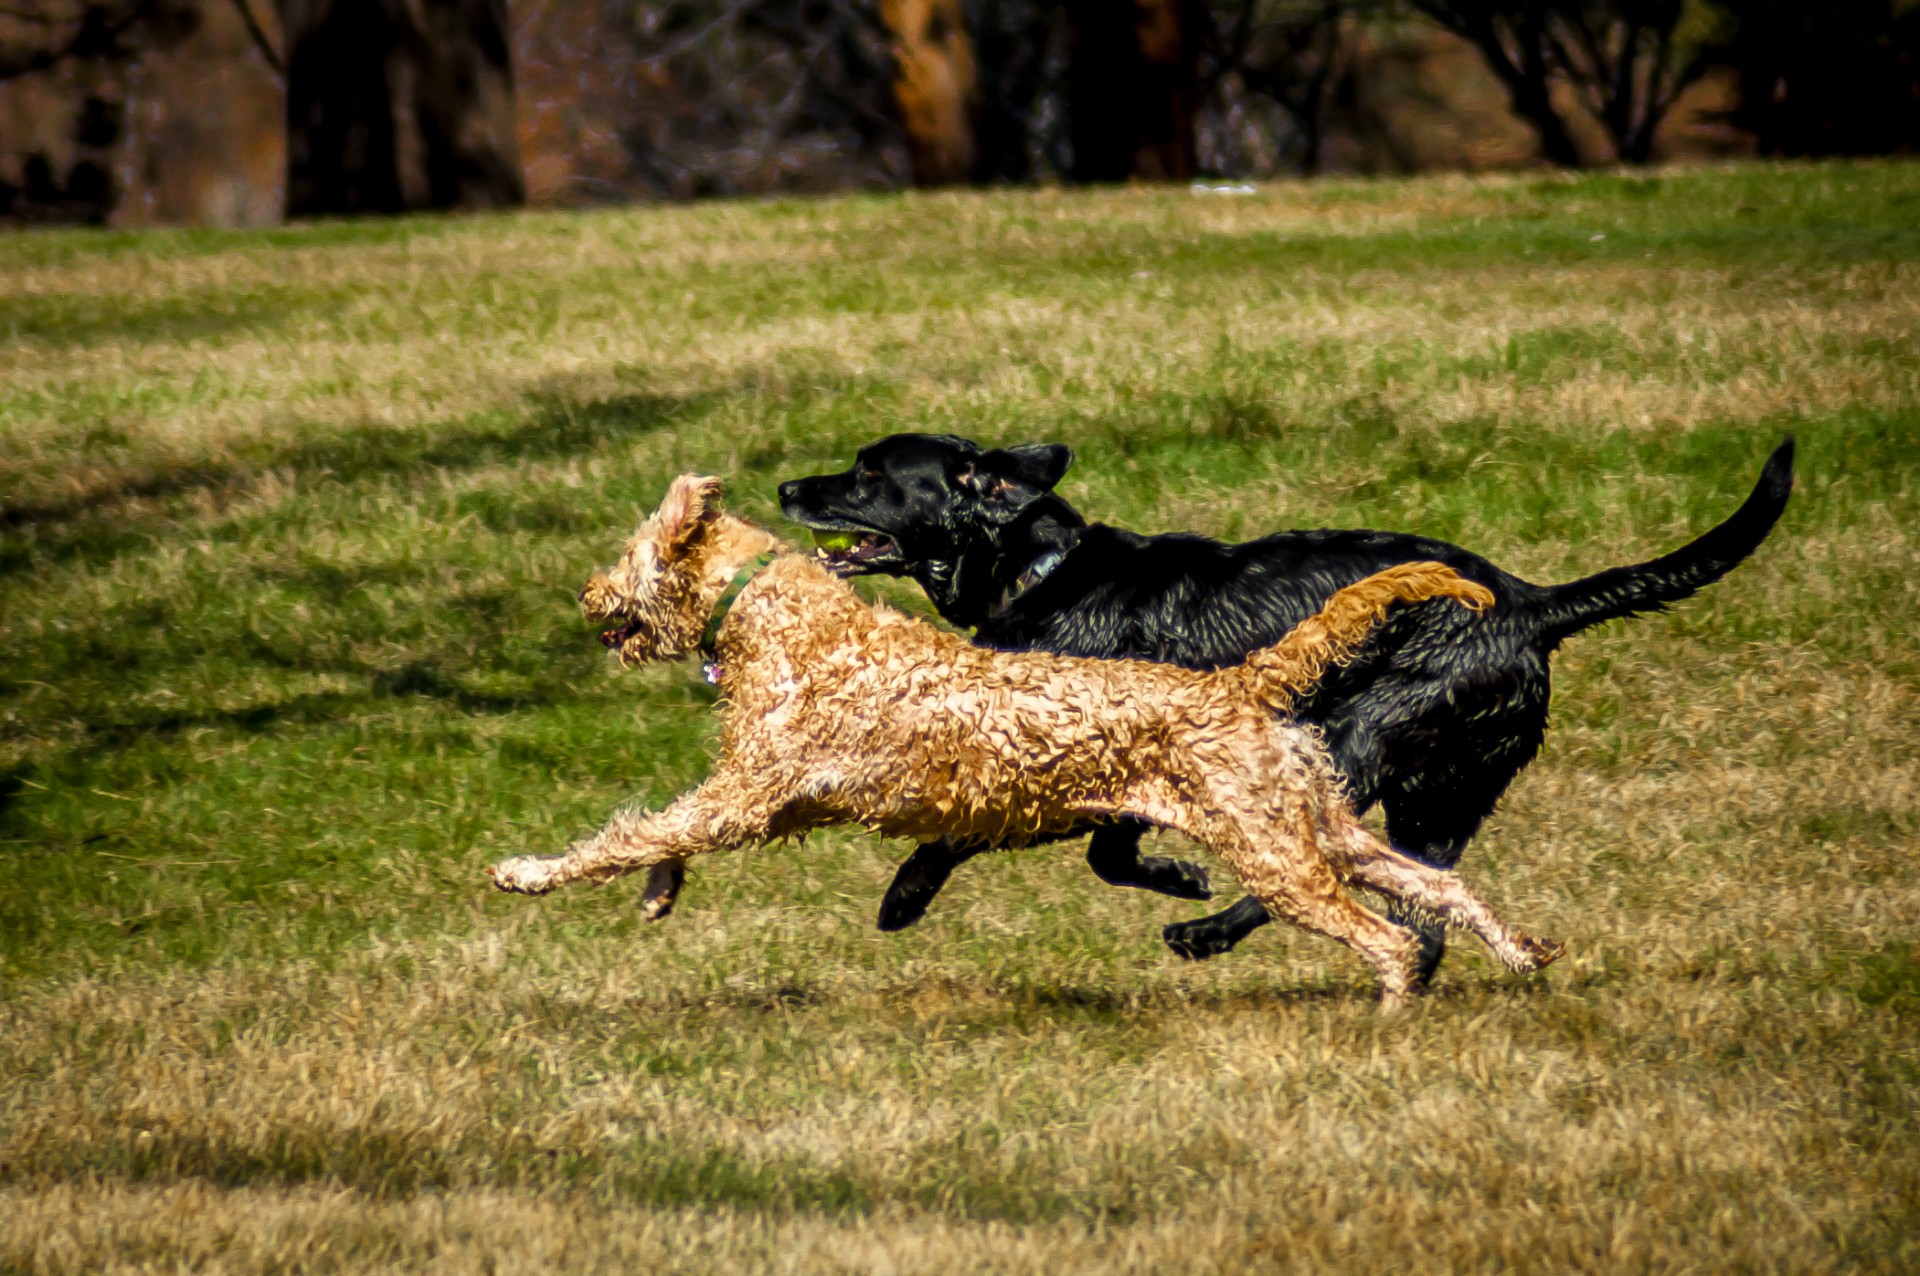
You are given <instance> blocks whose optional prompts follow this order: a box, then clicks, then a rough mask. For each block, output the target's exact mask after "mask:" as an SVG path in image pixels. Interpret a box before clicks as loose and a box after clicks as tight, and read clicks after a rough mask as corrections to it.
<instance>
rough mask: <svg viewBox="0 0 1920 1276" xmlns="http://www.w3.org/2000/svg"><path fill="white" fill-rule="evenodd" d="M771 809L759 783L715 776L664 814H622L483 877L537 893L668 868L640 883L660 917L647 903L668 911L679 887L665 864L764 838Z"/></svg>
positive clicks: (507, 888) (505, 863) (768, 830)
mask: <svg viewBox="0 0 1920 1276" xmlns="http://www.w3.org/2000/svg"><path fill="white" fill-rule="evenodd" d="M776 809H778V808H777V804H771V803H769V802H768V801H767V793H766V789H765V787H764V785H762V784H757V783H744V782H740V781H737V780H734V779H733V778H732V777H729V776H724V775H716V776H714V777H713V778H711V779H709V780H708V781H707V782H706V783H705V784H703V785H701V786H700V787H699V788H697V789H695V790H693V791H692V792H691V793H687V794H684V795H682V796H681V797H680V798H679V799H677V800H676V801H675V802H674V803H673V804H672V805H671V806H668V807H667V808H666V809H665V810H662V811H654V812H637V811H622V812H621V813H620V814H618V815H616V816H614V817H613V819H612V820H610V821H609V822H608V823H607V826H606V827H605V828H603V829H601V830H600V831H599V832H598V833H595V834H594V835H593V836H592V837H588V838H583V839H582V840H580V841H578V842H575V843H574V844H573V846H572V847H570V848H569V849H568V850H567V852H566V854H564V855H516V856H514V857H513V858H512V859H505V860H501V861H500V862H499V863H498V864H495V865H494V866H493V867H492V868H489V869H488V870H487V875H488V876H489V877H491V878H493V884H494V885H495V886H497V887H499V888H500V889H501V890H503V891H514V892H517V893H519V894H522V895H544V894H546V893H547V892H548V891H550V890H554V889H556V888H558V887H561V886H565V885H567V884H568V883H569V882H577V881H582V880H585V881H593V882H609V881H612V880H613V879H614V878H616V877H619V876H620V875H622V874H623V873H631V872H634V871H635V870H637V869H642V868H648V869H650V868H653V867H654V866H656V865H662V866H669V867H668V868H667V871H666V872H665V873H664V874H655V875H653V876H650V877H649V879H648V883H647V907H648V910H649V913H650V915H651V916H665V915H666V914H665V911H664V910H662V911H658V912H655V911H654V901H655V900H656V898H663V899H664V900H665V901H666V907H667V908H671V907H672V899H673V895H674V893H676V892H677V891H678V889H679V883H678V881H677V879H675V877H674V875H673V872H672V868H671V866H675V865H680V864H683V863H684V861H685V860H687V859H688V858H689V857H690V856H694V855H705V854H709V853H711V852H713V851H725V850H731V849H733V848H734V847H737V846H746V845H749V844H752V843H756V842H764V841H766V840H768V839H769V837H770V835H771V827H772V822H773V813H774V811H775V810H776ZM669 887H670V889H667V888H669Z"/></svg>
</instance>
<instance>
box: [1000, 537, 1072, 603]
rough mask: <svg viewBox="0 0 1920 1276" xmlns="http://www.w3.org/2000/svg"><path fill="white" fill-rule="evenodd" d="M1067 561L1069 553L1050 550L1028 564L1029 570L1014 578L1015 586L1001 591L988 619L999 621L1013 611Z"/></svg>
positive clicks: (1060, 550) (1061, 550)
mask: <svg viewBox="0 0 1920 1276" xmlns="http://www.w3.org/2000/svg"><path fill="white" fill-rule="evenodd" d="M1066 561H1067V551H1066V550H1064V549H1050V550H1048V551H1047V552H1046V553H1044V554H1042V555H1040V557H1038V558H1036V559H1034V560H1033V561H1032V562H1031V563H1029V564H1027V570H1025V571H1023V572H1021V573H1020V574H1019V575H1018V576H1017V577H1015V578H1014V582H1013V584H1011V585H1009V586H1007V587H1006V589H1004V590H1003V591H1001V594H1000V601H999V602H997V603H995V604H994V605H993V606H991V607H989V608H987V618H988V619H989V620H998V619H1000V618H1001V617H1002V616H1004V615H1006V614H1007V612H1008V611H1010V610H1012V608H1013V605H1014V604H1015V603H1017V602H1019V601H1020V599H1021V598H1022V597H1023V596H1025V594H1026V593H1027V591H1028V590H1030V589H1032V588H1033V587H1034V586H1035V585H1038V584H1039V583H1040V582H1041V581H1043V580H1045V579H1046V578H1047V577H1048V576H1051V575H1052V574H1053V569H1054V568H1056V567H1058V566H1059V565H1060V564H1062V563H1064V562H1066Z"/></svg>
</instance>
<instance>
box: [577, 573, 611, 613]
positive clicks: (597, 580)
mask: <svg viewBox="0 0 1920 1276" xmlns="http://www.w3.org/2000/svg"><path fill="white" fill-rule="evenodd" d="M575 597H577V598H578V599H579V600H580V610H581V612H582V613H583V614H584V615H585V616H586V617H587V619H588V620H605V619H606V618H607V617H608V616H610V615H611V614H612V613H613V604H614V598H615V595H614V589H613V582H612V581H610V580H608V579H607V578H606V577H605V576H592V577H589V578H588V580H587V583H586V584H584V585H582V586H581V587H580V592H579V593H578V594H577V595H575Z"/></svg>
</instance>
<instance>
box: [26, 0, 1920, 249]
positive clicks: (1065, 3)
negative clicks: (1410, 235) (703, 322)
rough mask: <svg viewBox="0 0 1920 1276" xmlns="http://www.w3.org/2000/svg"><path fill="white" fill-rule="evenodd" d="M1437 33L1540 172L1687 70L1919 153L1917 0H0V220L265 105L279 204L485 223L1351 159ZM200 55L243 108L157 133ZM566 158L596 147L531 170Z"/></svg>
mask: <svg viewBox="0 0 1920 1276" xmlns="http://www.w3.org/2000/svg"><path fill="white" fill-rule="evenodd" d="M516 20H518V26H516ZM216 37H217V38H216ZM1436 41H1445V42H1450V45H1449V47H1453V48H1457V49H1459V50H1462V51H1470V53H1468V52H1463V53H1462V54H1461V56H1463V57H1470V58H1471V60H1472V61H1473V62H1474V63H1476V64H1477V66H1478V68H1479V71H1478V74H1480V75H1481V77H1482V78H1483V80H1484V81H1485V82H1486V83H1487V84H1489V85H1491V86H1496V87H1497V95H1498V101H1499V105H1500V107H1501V108H1503V110H1504V112H1505V113H1506V114H1507V115H1508V116H1509V117H1510V119H1511V120H1517V121H1519V122H1520V123H1521V124H1523V125H1524V129H1525V132H1526V135H1527V139H1528V143H1529V148H1530V149H1532V150H1533V151H1534V153H1535V154H1536V155H1537V156H1538V157H1539V158H1540V159H1543V160H1544V161H1545V162H1548V163H1551V164H1556V165H1564V166H1569V167H1573V166H1579V165H1582V164H1590V163H1627V164H1642V163H1646V162H1649V161H1650V160H1652V159H1654V158H1655V156H1656V135H1657V133H1658V131H1659V129H1660V127H1661V125H1662V123H1663V121H1666V120H1668V119H1669V117H1670V116H1671V115H1672V114H1673V113H1674V111H1675V110H1676V106H1677V104H1678V103H1679V102H1680V100H1681V98H1682V96H1683V95H1685V94H1686V93H1687V92H1688V91H1689V90H1690V89H1692V88H1693V87H1694V86H1696V85H1698V84H1700V83H1701V81H1702V80H1703V78H1705V77H1707V76H1709V75H1710V74H1713V75H1718V76H1719V77H1720V79H1721V81H1722V83H1723V84H1724V86H1725V91H1724V92H1723V93H1722V94H1721V95H1720V98H1719V104H1718V105H1717V106H1716V107H1714V110H1715V112H1716V113H1717V114H1718V116H1719V117H1721V118H1722V119H1724V121H1725V122H1726V123H1727V124H1729V125H1731V126H1733V127H1735V128H1737V129H1739V130H1741V131H1742V132H1743V133H1744V134H1745V135H1746V136H1747V137H1749V138H1751V143H1752V146H1753V148H1754V149H1756V150H1757V151H1759V152H1760V153H1762V154H1778V155H1832V154H1877V153H1887V152H1894V151H1910V150H1912V149H1914V148H1915V146H1916V144H1917V143H1920V3H1915V2H1914V0H514V12H512V13H510V12H509V9H508V0H0V111H4V115H0V216H8V217H12V218H15V219H60V220H93V221H104V220H106V219H107V217H108V216H109V215H110V214H111V213H112V212H113V210H114V208H115V206H116V203H117V202H118V201H120V200H121V199H122V197H123V196H125V195H126V194H127V192H128V191H130V190H132V189H134V188H136V187H140V186H141V183H142V182H143V181H146V182H147V183H148V186H154V185H155V184H156V183H158V182H159V181H160V179H161V178H162V177H164V175H165V171H166V170H167V169H168V168H169V166H175V165H179V164H184V163H186V162H187V161H186V160H185V159H183V158H182V157H184V156H186V155H188V154H189V152H190V151H191V152H192V153H193V154H195V155H200V154H201V153H202V152H205V153H206V154H205V155H204V156H203V157H202V158H200V159H196V160H194V161H193V162H194V163H195V164H198V165H200V167H202V168H204V169H206V170H207V174H208V175H207V176H206V178H205V181H207V182H209V183H211V184H213V185H214V186H216V187H217V186H218V185H219V183H220V181H221V180H222V175H221V172H220V165H221V163H222V158H221V156H222V154H223V152H222V151H221V149H220V146H219V145H218V141H219V138H220V137H221V136H222V134H221V130H222V129H223V128H224V129H229V130H231V129H234V128H238V127H241V126H250V127H253V128H255V129H256V130H258V129H261V128H265V127H267V123H266V122H265V121H264V120H262V119H260V118H258V117H260V116H261V115H262V113H263V111H262V106H261V104H263V103H268V102H271V103H275V104H277V105H278V108H279V109H278V118H277V119H276V120H273V121H272V123H271V127H273V128H276V129H278V130H279V132H278V134H277V137H278V138H279V139H280V141H279V148H278V150H277V151H276V152H275V163H276V164H277V165H278V167H279V170H280V172H281V174H282V177H281V181H280V183H279V185H278V188H277V191H276V194H277V195H278V197H279V198H281V199H282V200H283V201H284V202H283V205H282V208H280V209H275V210H273V212H274V214H275V215H278V213H279V212H281V211H284V214H285V215H287V216H292V217H301V216H311V215H331V214H361V213H388V212H398V211H402V210H406V209H421V208H427V209H455V208H485V207H501V206H509V205H514V204H518V203H521V202H523V201H524V200H525V199H526V198H527V193H528V180H527V174H528V173H529V172H532V173H534V174H535V175H536V177H538V178H540V180H541V182H542V183H544V184H543V185H542V187H541V189H542V190H543V191H544V190H549V189H550V188H552V187H553V186H554V185H555V183H556V182H558V181H561V180H562V179H564V180H567V181H572V182H574V184H575V189H574V190H573V192H572V193H573V195H574V196H575V197H576V198H596V197H597V198H632V197H636V196H642V195H646V194H653V195H659V196H668V197H689V196H697V195H706V194H728V193H737V192H746V191H757V190H769V189H810V188H811V189H819V188H829V187H846V186H861V185H899V184H904V183H907V182H912V183H915V184H919V185H923V186H938V185H949V184H957V183H1021V182H1032V181H1040V180H1058V181H1070V182H1114V181H1126V180H1136V179H1137V180H1185V179H1189V178H1192V177H1195V176H1197V175H1201V174H1210V175H1223V176H1237V175H1243V174H1258V175H1266V174H1271V173H1280V172H1289V171H1291V172H1309V173H1310V172H1313V171H1315V170H1317V169H1319V168H1321V167H1323V166H1325V165H1327V164H1328V163H1329V155H1330V148H1332V149H1334V150H1340V149H1341V148H1342V147H1344V150H1341V154H1340V156H1338V157H1336V158H1339V159H1340V162H1341V163H1342V164H1343V166H1346V167H1369V166H1375V167H1380V166H1384V167H1415V166H1418V164H1419V162H1420V161H1419V158H1418V157H1417V156H1409V155H1404V154H1399V153H1396V151H1395V147H1396V146H1398V145H1400V144H1399V143H1396V142H1395V141H1394V140H1393V139H1392V138H1390V137H1389V138H1387V139H1386V140H1385V141H1384V142H1381V143H1380V146H1381V147H1384V148H1385V149H1384V151H1383V152H1382V153H1381V154H1379V155H1372V156H1371V157H1369V155H1368V154H1366V153H1364V152H1366V148H1367V147H1368V146H1369V145H1372V143H1370V142H1368V140H1367V138H1368V137H1369V136H1370V135H1369V133H1368V130H1369V128H1372V130H1373V134H1375V135H1381V134H1384V133H1386V132H1390V131H1391V130H1383V129H1382V128H1380V127H1379V121H1378V120H1377V119H1374V120H1373V121H1372V123H1371V124H1370V123H1369V113H1370V112H1371V113H1372V114H1373V115H1374V116H1378V115H1379V114H1380V113H1381V111H1382V110H1383V109H1384V108H1383V107H1382V106H1381V105H1380V102H1381V100H1382V98H1381V91H1380V86H1381V85H1382V84H1386V83H1393V84H1395V85H1397V86H1398V88H1397V89H1396V90H1395V91H1396V92H1399V93H1401V94H1402V96H1408V97H1416V98H1417V97H1420V96H1422V95H1425V96H1426V97H1427V98H1428V99H1431V100H1430V101H1428V102H1427V105H1428V106H1429V107H1430V108H1431V109H1432V111H1433V112H1434V113H1437V114H1438V115H1439V116H1442V117H1444V116H1445V115H1446V114H1447V112H1448V111H1449V110H1450V109H1456V110H1457V109H1458V108H1457V102H1456V101H1455V99H1451V98H1449V97H1448V86H1449V84H1450V83H1451V82H1452V81H1455V80H1459V79H1460V78H1461V76H1460V74H1458V73H1455V72H1446V73H1443V74H1441V75H1440V76H1439V77H1438V83H1437V84H1436V82H1434V81H1435V77H1433V76H1431V75H1430V76H1428V81H1429V82H1427V83H1424V84H1423V83H1421V82H1420V77H1419V76H1418V75H1413V74H1410V73H1409V72H1408V71H1407V70H1406V67H1407V66H1408V65H1411V64H1412V63H1413V62H1414V61H1417V60H1418V59H1419V58H1422V57H1428V56H1429V55H1430V53H1431V50H1432V49H1433V48H1434V47H1436V45H1435V42H1436ZM189 49H192V50H197V52H195V53H193V54H192V55H191V56H189V55H188V54H187V53H186V52H183V50H189ZM1423 51H1424V52H1423ZM196 59H197V60H196ZM516 62H519V63H521V64H522V65H521V66H520V67H518V68H517V67H516ZM242 64H244V65H242ZM229 65H230V66H231V68H238V69H236V70H233V72H232V73H233V75H235V76H239V75H242V74H243V73H244V74H245V75H250V76H252V79H251V80H250V81H247V83H251V84H253V85H254V86H255V87H254V89H253V90H250V92H252V93H253V96H252V97H251V98H247V101H248V102H250V103H251V104H252V105H250V106H247V107H245V108H244V110H243V109H242V107H241V106H239V105H236V104H237V103H239V102H240V101H241V99H242V98H243V97H245V95H244V94H242V93H240V92H239V90H238V89H235V90H234V91H233V92H232V93H230V94H227V95H225V96H224V97H222V96H220V95H217V94H216V95H215V96H216V97H219V99H220V100H219V101H217V102H215V103H214V104H213V106H209V107H205V108H203V109H201V113H200V116H198V117H196V118H199V119H201V120H202V123H201V124H200V125H197V126H196V127H197V128H198V130H199V132H198V133H197V134H194V133H193V130H191V129H186V130H184V131H183V126H182V127H174V128H173V132H171V133H169V132H168V131H167V128H168V127H169V126H168V125H167V120H168V119H170V118H172V117H169V116H168V114H167V112H168V110H169V109H170V107H169V103H172V102H174V100H175V99H177V98H179V97H180V95H181V94H182V93H183V92H186V91H187V90H186V89H182V88H181V87H180V86H181V85H187V86H192V85H197V84H203V83H204V82H206V81H207V77H208V75H210V74H212V73H213V72H212V71H210V70H209V68H213V69H215V70H220V69H221V68H229ZM168 67H171V68H172V69H171V70H170V71H169V70H166V68H168ZM156 68H160V69H158V70H156ZM517 69H518V70H520V71H521V72H522V79H523V81H524V80H525V79H526V75H527V73H528V71H529V70H530V71H531V73H532V75H533V78H534V79H535V80H536V81H537V84H536V85H535V86H534V88H535V91H534V92H532V93H531V94H529V93H528V90H527V86H526V85H525V83H523V84H522V85H521V86H520V88H521V95H522V96H523V97H526V98H527V99H528V100H524V101H521V102H520V103H519V109H518V111H516V70H517ZM220 73H221V74H223V75H224V74H226V73H227V72H226V71H225V70H221V71H220ZM1396 76H1397V77H1398V78H1397V79H1396V78H1395V77H1396ZM222 82H223V83H225V82H226V81H222ZM232 83H233V84H236V85H238V84H240V83H241V80H239V79H234V80H232ZM170 95H171V96H170ZM216 107H217V108H220V109H224V110H225V111H226V115H225V116H219V115H218V112H217V111H216V110H215V108H216ZM174 110H175V115H179V114H180V111H179V110H178V109H177V108H174ZM236 113H238V114H241V115H245V116H246V117H247V118H246V119H242V120H238V121H236V120H235V119H234V118H233V117H234V116H235V115H236ZM208 120H211V121H213V122H212V123H207V122H205V121H208ZM223 121H224V122H223ZM130 129H131V130H134V131H136V132H137V131H139V130H142V129H144V130H145V132H144V133H143V134H142V136H143V137H144V138H145V139H146V141H145V144H144V149H143V150H141V152H140V154H141V156H142V157H143V158H142V159H141V160H140V162H139V163H137V164H136V163H133V162H131V161H128V160H126V159H125V156H126V155H128V154H130V153H131V151H130V149H129V142H128V135H129V130H130ZM190 135H192V136H193V137H198V138H199V139H200V140H201V141H202V142H205V139H207V138H212V139H214V143H213V144H211V145H206V144H203V145H200V147H199V150H198V151H194V150H193V148H192V147H190V146H189V145H188V141H187V140H185V139H189V136H190ZM169 138H172V139H173V140H172V141H169V140H168V139H169ZM1356 139H1358V140H1356ZM1336 143H1337V144H1338V145H1336ZM1356 148H1357V149H1356ZM233 149H234V148H232V147H229V148H228V150H229V151H233ZM256 149H258V148H256ZM1376 149H1377V148H1376ZM561 152H565V153H566V154H568V155H589V154H590V155H597V156H598V157H599V158H598V159H596V160H594V161H593V162H592V163H586V162H584V161H583V162H580V163H575V164H573V167H572V168H571V169H569V170H568V171H567V172H566V173H564V174H562V175H561V177H560V178H555V177H553V176H552V173H551V172H550V170H553V166H554V164H555V162H556V161H555V155H557V154H559V153H561ZM263 153H264V152H263ZM523 153H524V162H523ZM1356 155H1359V158H1358V159H1356V158H1355V156H1356ZM247 162H248V163H249V164H250V165H251V168H250V169H249V172H250V173H254V174H256V176H254V177H252V178H250V179H249V180H251V181H253V183H254V185H255V186H257V185H258V184H259V180H258V177H257V173H258V172H259V171H262V170H263V169H264V168H266V167H270V166H269V165H267V163H266V161H265V160H263V159H261V158H259V157H257V156H256V157H254V158H252V159H249V160H248V161H247ZM222 189H224V188H222ZM229 202H230V203H231V204H232V206H233V207H234V208H237V209H242V210H243V211H242V212H241V213H239V214H235V215H234V216H235V217H237V218H238V219H240V220H246V219H248V218H252V219H256V220H257V219H258V218H259V217H260V216H261V215H262V214H261V208H262V205H261V201H260V200H259V199H258V198H256V197H253V196H249V195H246V194H245V193H244V191H243V192H242V193H241V194H237V195H232V196H231V198H230V200H229ZM149 203H150V204H151V203H153V200H152V199H149ZM149 211H150V212H153V213H154V214H155V215H156V216H161V217H164V216H166V215H167V212H168V208H167V206H166V205H165V204H164V201H162V202H161V203H160V204H157V205H155V206H154V208H152V209H149ZM215 216H224V214H219V213H217V212H216V214H215ZM229 219H233V217H230V218H229Z"/></svg>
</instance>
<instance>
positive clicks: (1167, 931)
mask: <svg viewBox="0 0 1920 1276" xmlns="http://www.w3.org/2000/svg"><path fill="white" fill-rule="evenodd" d="M1272 920H1273V919H1272V918H1271V917H1269V916H1267V910H1266V909H1265V908H1263V907H1262V906H1261V904H1260V901H1259V900H1257V899H1255V898H1254V897H1253V896H1251V895H1247V896H1244V897H1243V898H1242V899H1240V901H1239V902H1238V903H1236V904H1234V905H1233V906H1232V907H1230V908H1225V909H1222V910H1221V911H1219V912H1217V913H1210V914H1208V915H1207V916H1205V917H1200V918H1196V919H1195V920H1193V921H1190V922H1174V923H1173V924H1172V925H1170V926H1163V927H1161V928H1160V938H1161V939H1163V940H1165V941H1166V945H1167V947H1168V948H1171V949H1172V950H1173V952H1174V955H1175V956H1176V957H1184V958H1186V959H1187V960H1188V961H1205V960H1206V959H1207V958H1209V957H1218V956H1219V955H1220V954H1221V953H1227V952H1232V951H1233V946H1234V945H1235V944H1237V943H1239V942H1240V941H1241V940H1243V939H1245V938H1246V937H1247V936H1248V935H1251V934H1253V932H1254V931H1256V930H1259V929H1260V928H1261V927H1262V926H1265V925H1266V924H1267V923H1268V922H1270V921H1272Z"/></svg>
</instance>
